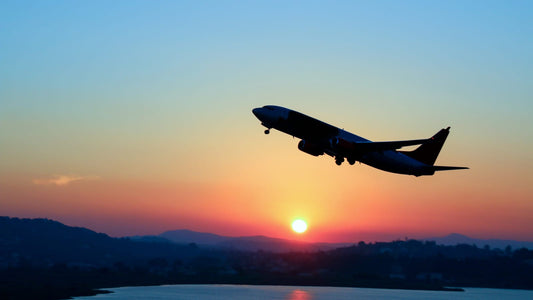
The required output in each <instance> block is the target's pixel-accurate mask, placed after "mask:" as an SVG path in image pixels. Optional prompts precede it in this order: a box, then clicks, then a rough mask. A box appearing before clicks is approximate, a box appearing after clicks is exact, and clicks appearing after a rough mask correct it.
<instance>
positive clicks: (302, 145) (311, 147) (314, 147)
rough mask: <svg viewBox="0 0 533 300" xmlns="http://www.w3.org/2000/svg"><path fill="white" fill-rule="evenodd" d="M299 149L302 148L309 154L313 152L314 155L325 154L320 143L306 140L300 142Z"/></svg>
mask: <svg viewBox="0 0 533 300" xmlns="http://www.w3.org/2000/svg"><path fill="white" fill-rule="evenodd" d="M298 149H300V150H301V151H303V152H305V153H307V154H311V155H313V156H319V155H322V154H324V149H323V148H321V147H320V146H318V145H315V144H312V143H309V142H306V141H304V140H301V141H300V142H299V143H298Z"/></svg>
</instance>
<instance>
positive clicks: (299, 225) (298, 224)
mask: <svg viewBox="0 0 533 300" xmlns="http://www.w3.org/2000/svg"><path fill="white" fill-rule="evenodd" d="M292 230H294V231H295V232H297V233H304V232H305V231H306V230H307V223H305V221H304V220H302V219H296V220H294V222H292Z"/></svg>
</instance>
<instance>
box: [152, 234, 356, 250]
mask: <svg viewBox="0 0 533 300" xmlns="http://www.w3.org/2000/svg"><path fill="white" fill-rule="evenodd" d="M158 237H160V238H165V239H167V240H170V241H172V242H174V243H177V244H190V243H195V244H197V245H203V246H211V247H218V248H227V249H233V250H241V251H257V250H263V251H271V252H289V251H308V252H312V251H325V250H331V249H335V248H339V247H345V246H349V245H351V244H348V243H306V242H300V241H292V240H286V239H279V238H271V237H267V236H262V235H257V236H242V237H229V236H222V235H217V234H212V233H206V232H196V231H192V230H186V229H180V230H173V231H166V232H163V233H162V234H160V235H159V236H158Z"/></svg>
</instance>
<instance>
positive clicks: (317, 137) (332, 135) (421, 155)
mask: <svg viewBox="0 0 533 300" xmlns="http://www.w3.org/2000/svg"><path fill="white" fill-rule="evenodd" d="M252 112H253V114H254V115H255V116H256V117H257V118H258V119H259V120H260V121H261V125H263V126H265V127H266V128H267V129H266V130H265V134H269V133H270V129H271V128H274V129H277V130H279V131H281V132H284V133H286V134H289V135H292V136H295V137H298V138H300V139H301V141H300V142H299V143H298V149H300V150H301V151H303V152H305V153H307V154H311V155H313V156H319V155H323V154H327V155H329V156H332V157H334V158H335V163H336V164H337V165H341V164H342V163H343V162H344V159H346V160H348V163H349V164H350V165H353V164H354V163H355V162H356V161H359V162H362V163H364V164H367V165H369V166H372V167H374V168H377V169H380V170H383V171H387V172H391V173H397V174H406V175H414V176H422V175H433V174H435V171H445V170H459V169H468V167H448V166H435V165H434V164H435V160H437V156H438V155H439V152H440V150H441V148H442V145H444V142H445V141H446V138H447V137H448V134H449V133H450V127H448V128H445V129H441V130H440V131H439V132H437V133H436V134H435V135H434V136H432V137H431V138H429V139H420V140H405V141H389V142H372V141H369V140H367V139H364V138H362V137H360V136H357V135H355V134H353V133H350V132H347V131H344V130H343V129H340V128H337V127H335V126H332V125H329V124H327V123H324V122H322V121H320V120H317V119H314V118H311V117H309V116H307V115H304V114H302V113H299V112H297V111H294V110H291V109H288V108H285V107H281V106H275V105H266V106H263V107H258V108H254V109H253V110H252ZM413 145H420V146H419V147H418V148H416V149H415V150H412V151H396V150H397V149H400V148H402V147H405V146H413Z"/></svg>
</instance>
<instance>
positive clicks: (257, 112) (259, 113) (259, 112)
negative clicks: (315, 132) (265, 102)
mask: <svg viewBox="0 0 533 300" xmlns="http://www.w3.org/2000/svg"><path fill="white" fill-rule="evenodd" d="M262 110H263V109H262V108H260V107H258V108H254V109H252V113H253V114H254V116H255V117H256V118H258V119H260V120H261V117H262V116H263V115H264V114H263V113H262Z"/></svg>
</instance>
